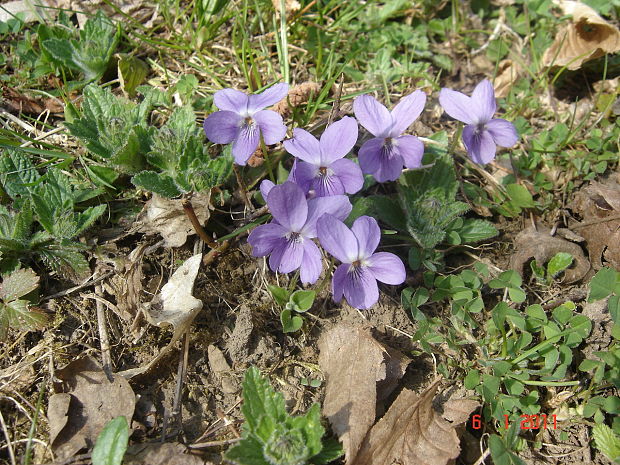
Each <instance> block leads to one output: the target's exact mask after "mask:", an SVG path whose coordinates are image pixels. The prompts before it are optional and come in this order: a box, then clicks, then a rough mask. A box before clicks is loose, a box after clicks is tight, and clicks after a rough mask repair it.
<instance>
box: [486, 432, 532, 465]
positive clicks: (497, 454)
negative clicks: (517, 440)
mask: <svg viewBox="0 0 620 465" xmlns="http://www.w3.org/2000/svg"><path fill="white" fill-rule="evenodd" d="M489 450H490V451H491V457H492V458H493V463H494V464H495V465H524V462H523V460H521V459H520V458H519V457H518V456H517V455H516V454H515V453H514V452H512V451H511V450H510V449H509V448H508V447H507V446H506V443H505V442H504V441H503V440H502V438H501V437H499V436H498V435H496V434H492V435H491V436H490V437H489Z"/></svg>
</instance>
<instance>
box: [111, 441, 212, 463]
mask: <svg viewBox="0 0 620 465" xmlns="http://www.w3.org/2000/svg"><path fill="white" fill-rule="evenodd" d="M185 451H186V448H185V446H183V445H182V444H176V443H169V442H168V443H164V444H136V445H134V446H131V447H129V449H128V450H127V455H126V456H125V460H124V461H123V463H124V464H125V465H212V463H211V462H204V461H203V460H202V459H201V458H199V457H196V456H195V455H190V454H186V453H185Z"/></svg>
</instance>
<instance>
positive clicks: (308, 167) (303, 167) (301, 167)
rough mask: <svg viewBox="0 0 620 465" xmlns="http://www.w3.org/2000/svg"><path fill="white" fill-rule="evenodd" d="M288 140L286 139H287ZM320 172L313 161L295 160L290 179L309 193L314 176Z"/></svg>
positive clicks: (305, 192)
mask: <svg viewBox="0 0 620 465" xmlns="http://www.w3.org/2000/svg"><path fill="white" fill-rule="evenodd" d="M285 142H286V141H285ZM317 173H318V168H317V167H316V166H314V165H312V164H311V163H306V162H305V161H299V160H295V163H294V164H293V168H292V169H291V173H290V175H289V179H290V180H291V181H293V182H294V183H295V184H297V185H298V186H299V187H301V189H302V190H303V191H304V194H307V193H308V191H309V190H310V189H311V188H312V183H313V182H314V178H315V176H316V175H317Z"/></svg>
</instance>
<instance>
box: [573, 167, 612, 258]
mask: <svg viewBox="0 0 620 465" xmlns="http://www.w3.org/2000/svg"><path fill="white" fill-rule="evenodd" d="M571 207H572V209H573V211H574V212H575V213H578V214H579V215H580V216H581V217H582V218H583V221H582V222H581V223H579V224H576V225H572V226H571V229H574V230H576V231H577V232H578V233H579V234H580V235H581V236H583V238H584V239H585V240H586V244H587V247H588V253H589V255H590V261H591V262H592V267H593V268H594V269H595V270H599V269H601V268H602V266H603V260H605V261H606V262H608V263H609V264H611V265H612V266H613V267H614V268H616V269H620V184H618V183H617V182H616V181H615V180H613V179H611V178H610V179H608V180H606V181H604V182H592V183H590V184H589V185H588V186H587V187H584V188H583V189H581V190H580V191H579V192H577V193H576V194H575V197H574V200H573V203H572V205H571Z"/></svg>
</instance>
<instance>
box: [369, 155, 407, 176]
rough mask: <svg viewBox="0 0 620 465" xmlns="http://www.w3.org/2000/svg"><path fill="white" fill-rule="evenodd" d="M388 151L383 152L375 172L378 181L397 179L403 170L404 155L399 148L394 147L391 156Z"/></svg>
mask: <svg viewBox="0 0 620 465" xmlns="http://www.w3.org/2000/svg"><path fill="white" fill-rule="evenodd" d="M386 152H387V151H384V152H383V153H382V154H381V158H379V168H378V169H377V171H375V172H374V174H373V176H374V178H375V179H376V180H377V182H386V181H395V180H396V179H398V178H399V177H400V174H401V173H402V172H403V157H401V156H400V154H399V152H398V150H394V149H393V151H392V152H391V153H390V154H389V156H388V153H386Z"/></svg>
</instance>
